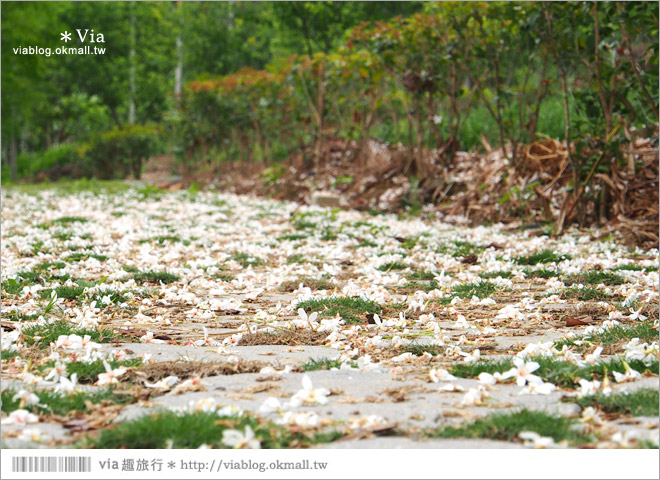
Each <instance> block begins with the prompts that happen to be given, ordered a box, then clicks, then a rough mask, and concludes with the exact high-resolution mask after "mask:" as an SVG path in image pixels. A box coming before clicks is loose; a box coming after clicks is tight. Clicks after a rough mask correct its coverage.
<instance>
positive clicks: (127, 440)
mask: <svg viewBox="0 0 660 480" xmlns="http://www.w3.org/2000/svg"><path fill="white" fill-rule="evenodd" d="M246 426H250V427H251V428H252V430H253V431H254V433H255V436H256V438H258V439H259V440H260V441H261V447H262V448H294V447H306V446H309V445H313V444H318V443H329V442H332V441H334V440H337V439H339V438H341V437H342V436H343V434H342V433H339V432H328V433H308V434H306V433H304V432H291V431H289V429H288V428H286V427H282V426H278V425H275V424H274V423H271V422H262V423H260V422H259V421H258V420H257V419H256V418H254V417H251V416H247V415H246V416H240V417H235V416H231V417H229V416H224V417H221V416H218V415H217V414H215V413H209V412H195V413H186V414H178V413H175V412H168V411H162V412H159V413H156V414H153V415H144V416H142V417H140V418H138V419H136V420H132V421H130V422H122V423H120V424H118V425H116V426H114V428H110V429H105V430H102V431H101V432H100V434H99V435H98V437H97V438H88V439H87V441H86V442H85V444H86V445H87V446H91V447H93V448H112V449H116V448H168V447H169V448H198V447H199V446H200V445H202V444H206V445H208V446H212V447H214V448H227V447H226V446H225V445H223V444H222V433H223V432H224V431H225V430H227V429H236V430H239V431H244V430H245V427H246Z"/></svg>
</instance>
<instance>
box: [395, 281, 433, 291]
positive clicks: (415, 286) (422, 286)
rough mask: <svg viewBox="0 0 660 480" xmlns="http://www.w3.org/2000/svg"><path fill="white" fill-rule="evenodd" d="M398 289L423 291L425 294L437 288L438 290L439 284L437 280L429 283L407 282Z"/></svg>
mask: <svg viewBox="0 0 660 480" xmlns="http://www.w3.org/2000/svg"><path fill="white" fill-rule="evenodd" d="M397 288H401V289H404V290H415V291H417V290H423V291H425V292H430V291H431V290H435V289H436V288H438V282H436V281H435V280H431V281H430V282H429V283H421V282H406V283H404V284H403V285H401V286H400V287H397Z"/></svg>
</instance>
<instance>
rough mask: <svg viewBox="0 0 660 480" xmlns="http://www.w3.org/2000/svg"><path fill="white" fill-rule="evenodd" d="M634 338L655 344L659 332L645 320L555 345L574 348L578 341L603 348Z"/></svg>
mask: <svg viewBox="0 0 660 480" xmlns="http://www.w3.org/2000/svg"><path fill="white" fill-rule="evenodd" d="M633 338H639V339H640V340H641V341H642V342H653V341H657V340H658V331H657V330H655V329H653V321H651V320H645V321H644V322H642V323H640V324H638V325H634V326H627V325H615V326H613V327H611V328H608V329H606V330H605V331H604V332H602V333H594V334H592V335H584V336H581V337H579V338H567V339H562V340H559V341H557V342H556V343H555V345H554V346H555V348H557V349H561V348H562V347H563V346H564V345H568V346H574V345H576V343H575V342H576V340H580V341H583V342H584V341H587V342H591V343H595V344H599V345H603V346H608V345H614V344H616V343H619V342H621V341H624V342H627V341H629V340H632V339H633Z"/></svg>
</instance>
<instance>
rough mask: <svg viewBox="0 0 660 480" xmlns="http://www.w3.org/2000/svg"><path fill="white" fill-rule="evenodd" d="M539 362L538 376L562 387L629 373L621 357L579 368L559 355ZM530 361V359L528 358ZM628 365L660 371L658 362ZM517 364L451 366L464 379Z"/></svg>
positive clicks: (481, 363) (493, 362)
mask: <svg viewBox="0 0 660 480" xmlns="http://www.w3.org/2000/svg"><path fill="white" fill-rule="evenodd" d="M532 360H533V361H535V362H537V363H538V364H539V368H538V370H536V371H535V372H534V375H538V376H539V377H541V378H542V379H543V380H545V381H546V382H550V383H554V384H555V385H558V386H561V387H575V386H577V385H578V384H579V379H580V378H584V379H587V380H590V379H597V380H602V379H603V378H604V376H605V375H607V376H608V377H609V378H610V379H612V380H613V379H614V376H613V375H612V372H619V373H625V371H626V367H625V365H624V363H623V361H622V360H621V359H620V358H611V359H610V360H608V361H605V362H601V363H596V364H595V365H586V366H584V367H579V366H577V365H575V364H574V363H570V362H567V361H564V360H558V359H556V358H549V357H536V358H533V359H532ZM528 361H529V360H528ZM628 365H630V367H631V368H633V369H634V370H637V371H638V372H640V373H643V372H645V371H649V372H651V373H655V374H656V375H657V373H658V361H657V360H656V361H655V362H652V363H651V364H650V365H645V364H644V362H642V361H641V360H630V361H628ZM512 367H513V360H511V359H505V360H498V361H489V362H477V363H472V364H463V363H458V364H455V365H453V366H452V367H451V369H450V373H451V374H452V375H455V376H457V377H461V378H476V377H478V376H479V374H480V373H481V372H487V373H490V374H494V373H495V372H500V373H504V372H506V371H507V370H509V369H510V368H512Z"/></svg>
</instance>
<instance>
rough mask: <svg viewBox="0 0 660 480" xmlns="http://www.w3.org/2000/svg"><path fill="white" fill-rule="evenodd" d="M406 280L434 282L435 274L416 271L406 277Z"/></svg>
mask: <svg viewBox="0 0 660 480" xmlns="http://www.w3.org/2000/svg"><path fill="white" fill-rule="evenodd" d="M406 278H407V279H408V280H433V279H434V278H435V273H434V272H429V271H426V270H415V271H414V272H413V273H409V274H408V275H406Z"/></svg>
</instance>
